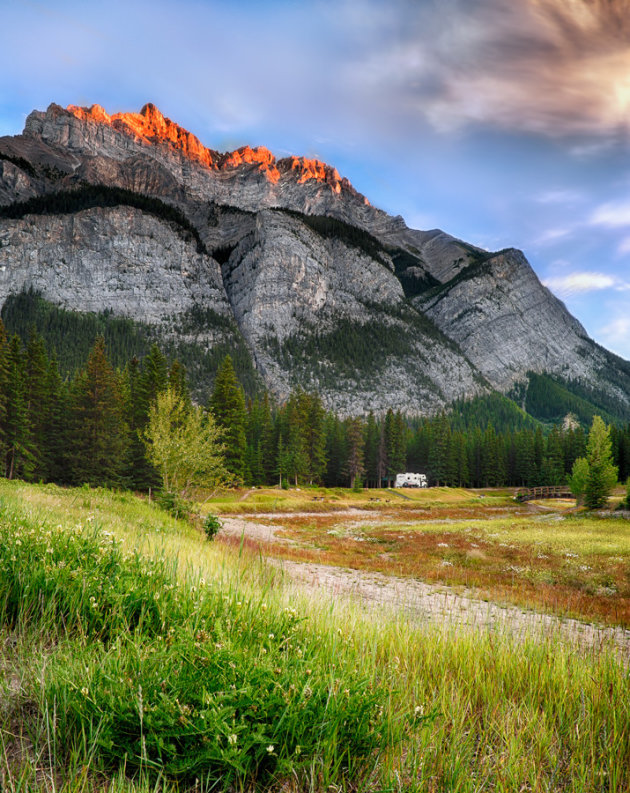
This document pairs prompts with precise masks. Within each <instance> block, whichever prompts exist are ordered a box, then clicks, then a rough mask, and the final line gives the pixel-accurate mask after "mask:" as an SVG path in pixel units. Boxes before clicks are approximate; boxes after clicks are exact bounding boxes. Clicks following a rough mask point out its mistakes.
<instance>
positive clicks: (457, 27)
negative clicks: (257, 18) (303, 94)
mask: <svg viewBox="0 0 630 793" xmlns="http://www.w3.org/2000/svg"><path fill="white" fill-rule="evenodd" d="M346 5H350V6H353V7H354V8H355V10H356V8H357V7H362V8H363V9H364V16H366V15H369V14H370V13H372V14H374V13H375V11H374V9H375V6H377V5H378V4H377V3H375V2H367V0H355V2H353V3H349V2H347V3H346ZM388 11H390V14H391V16H392V17H393V18H394V19H396V18H397V19H398V22H399V25H398V27H397V28H396V26H395V25H394V26H392V25H390V30H389V34H388V35H386V36H382V35H380V36H378V37H376V39H375V41H373V42H371V44H372V46H371V47H370V49H369V50H368V51H367V52H366V53H364V54H363V57H362V58H360V59H358V60H357V62H356V63H354V64H351V67H352V68H351V69H350V70H346V72H345V77H346V79H349V81H350V82H351V83H352V84H353V86H354V88H355V89H356V90H358V91H359V92H361V91H363V92H364V93H365V94H367V93H368V92H370V93H372V95H376V96H378V95H379V93H382V92H388V94H387V97H381V99H382V101H383V102H385V103H386V102H387V101H388V100H389V102H390V103H391V105H392V106H394V105H395V106H396V107H397V108H398V109H401V108H403V109H406V110H407V111H408V112H409V113H410V114H413V113H417V114H418V115H421V116H423V117H424V118H426V119H427V120H428V121H429V122H430V123H431V124H432V125H433V126H434V127H435V128H436V129H438V130H440V131H454V130H458V129H461V128H463V127H466V126H467V125H470V124H482V125H489V126H492V127H499V128H502V129H508V130H510V131H515V132H516V131H517V132H521V133H522V132H530V133H531V132H533V133H538V134H542V135H546V136H551V137H559V136H614V137H616V136H618V135H620V134H621V135H623V136H625V135H627V133H628V131H629V129H630V48H629V47H628V40H629V39H630V0H519V2H506V1H505V0H442V2H439V3H438V2H435V3H417V2H412V0H408V1H407V2H404V1H403V0H393V2H392V3H391V4H388ZM574 145H575V146H576V153H579V154H584V153H585V152H586V149H584V145H583V144H582V145H580V143H579V142H578V141H574Z"/></svg>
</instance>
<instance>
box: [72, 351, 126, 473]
mask: <svg viewBox="0 0 630 793" xmlns="http://www.w3.org/2000/svg"><path fill="white" fill-rule="evenodd" d="M72 413H73V418H74V421H73V428H74V440H75V443H74V449H73V474H74V481H75V482H87V483H89V484H92V485H100V484H106V485H109V486H111V485H117V484H119V483H120V481H121V474H122V472H123V469H124V464H125V451H126V448H125V447H126V435H127V433H126V427H125V424H124V417H123V404H122V399H121V389H120V383H119V381H118V378H117V376H116V374H115V373H114V370H113V369H112V367H111V365H110V363H109V361H108V360H107V355H106V352H105V339H104V338H103V336H99V337H97V339H96V342H95V343H94V347H93V348H92V351H91V352H90V356H89V358H88V361H87V364H86V366H85V369H83V370H81V371H80V372H79V373H78V374H77V376H76V377H75V380H74V382H73V387H72Z"/></svg>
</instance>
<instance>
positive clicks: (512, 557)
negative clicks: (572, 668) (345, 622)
mask: <svg viewBox="0 0 630 793" xmlns="http://www.w3.org/2000/svg"><path fill="white" fill-rule="evenodd" d="M398 492H399V493H400V492H402V491H398ZM273 497H274V492H273V491H271V492H268V491H265V492H262V493H258V492H257V491H254V492H251V491H250V492H243V493H240V494H239V493H235V494H231V496H230V498H231V500H230V501H229V502H227V503H224V502H223V501H216V502H214V503H210V504H209V505H207V506H208V507H209V508H210V509H212V510H216V511H217V512H218V511H219V510H220V511H221V512H222V514H224V515H226V516H227V515H241V516H244V517H246V518H251V519H255V520H256V522H257V523H267V524H268V525H273V526H277V527H278V532H277V534H278V535H279V536H280V537H285V538H288V539H291V540H293V543H291V544H283V543H273V544H271V543H267V544H266V545H265V553H266V554H268V555H273V556H276V557H278V558H285V559H294V560H299V561H312V562H318V563H324V564H332V565H341V566H344V567H349V568H351V569H356V570H366V571H371V572H381V573H387V574H395V575H398V576H408V577H412V578H416V579H419V580H422V581H427V582H431V583H442V584H446V585H448V586H451V587H458V588H466V589H472V590H473V591H474V594H475V596H476V597H480V598H482V599H490V600H493V601H497V602H505V603H513V604H516V605H520V606H525V607H528V608H530V607H533V608H537V609H541V610H544V611H548V612H551V613H554V614H559V615H564V616H571V617H577V618H581V619H587V620H593V621H599V622H601V623H603V624H608V625H620V626H622V627H626V628H630V524H629V523H628V521H626V520H623V519H620V518H619V517H614V513H611V514H610V517H601V516H585V515H584V514H579V513H578V514H575V513H574V510H573V509H572V508H573V507H574V502H567V501H551V500H550V501H547V502H536V503H533V504H530V505H523V504H518V503H516V502H514V500H513V498H512V495H511V492H510V491H467V490H462V489H456V488H453V489H450V488H431V489H429V490H424V491H423V490H416V491H414V490H410V491H407V492H403V493H402V497H401V495H396V493H395V492H394V491H364V493H362V494H357V493H350V492H347V491H345V492H342V491H324V490H320V491H316V493H315V495H312V494H310V493H307V492H304V491H298V492H295V491H290V492H289V493H286V494H285V493H284V492H283V491H275V497H276V498H277V499H283V500H282V503H281V509H278V510H276V512H275V513H273V514H272V513H270V512H268V510H267V504H268V501H267V500H268V499H270V498H273ZM314 498H316V499H317V500H315V501H314V500H313V499H314ZM228 506H229V510H228V509H226V507H228ZM328 507H330V509H329V508H328ZM348 510H357V511H358V512H357V514H352V515H349V513H348Z"/></svg>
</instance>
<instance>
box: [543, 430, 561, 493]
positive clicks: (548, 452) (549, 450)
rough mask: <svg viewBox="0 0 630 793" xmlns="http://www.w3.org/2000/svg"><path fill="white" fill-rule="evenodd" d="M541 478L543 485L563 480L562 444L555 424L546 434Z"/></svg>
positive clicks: (557, 483) (559, 483)
mask: <svg viewBox="0 0 630 793" xmlns="http://www.w3.org/2000/svg"><path fill="white" fill-rule="evenodd" d="M541 479H542V483H543V484H544V485H561V484H563V482H564V481H565V473H564V444H563V439H562V434H561V432H560V429H559V428H558V427H557V426H554V427H553V428H552V430H551V432H550V433H549V435H548V436H547V443H546V448H545V457H544V460H543V467H542V476H541Z"/></svg>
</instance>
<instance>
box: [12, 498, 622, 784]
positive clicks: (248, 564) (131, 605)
mask: <svg viewBox="0 0 630 793" xmlns="http://www.w3.org/2000/svg"><path fill="white" fill-rule="evenodd" d="M0 499H1V500H2V501H3V502H4V506H3V512H2V516H1V519H0V522H1V523H2V525H3V526H4V528H3V529H2V535H1V539H0V558H1V559H2V562H1V565H2V572H1V575H0V578H1V583H0V587H1V589H0V593H1V594H0V605H1V608H2V609H3V611H2V614H3V619H4V622H5V625H6V626H8V629H10V631H11V636H12V637H14V638H15V639H16V641H17V646H16V647H15V648H14V649H13V650H11V653H12V654H13V655H12V659H13V660H10V659H8V658H7V659H6V670H5V678H6V680H9V679H10V677H11V675H13V676H15V674H16V670H18V674H19V675H20V676H22V677H23V682H22V684H21V688H20V694H19V696H17V695H15V694H12V695H10V696H7V700H8V699H9V698H10V697H12V698H13V699H12V702H13V704H12V705H11V710H12V714H13V715H11V716H7V718H4V717H3V715H2V708H0V739H1V744H0V749H1V748H2V746H9V745H10V742H11V740H12V738H11V735H12V734H14V733H16V732H18V731H19V730H18V728H17V727H16V724H17V723H18V721H21V724H22V725H24V729H25V730H26V731H27V736H28V738H29V740H30V741H31V743H32V744H33V745H34V747H36V748H35V750H34V751H33V752H32V754H33V755H34V758H35V759H34V760H32V761H30V760H28V758H29V757H30V755H29V754H28V752H25V758H26V760H27V761H28V762H31V766H32V767H33V766H35V765H37V767H38V768H39V769H40V772H41V769H44V771H45V770H46V769H47V768H52V772H48V775H49V777H50V778H52V777H53V776H54V774H55V773H56V774H57V775H58V777H57V781H56V783H55V786H54V787H53V786H52V785H51V784H49V785H48V786H47V787H46V786H45V785H42V783H41V781H40V782H39V783H37V784H36V783H35V781H34V780H35V772H34V771H33V770H32V769H31V771H29V770H28V768H26V765H28V762H27V763H26V765H24V766H23V767H18V765H16V764H15V763H13V765H12V766H11V768H12V770H11V771H10V773H9V774H8V775H7V776H6V780H8V782H7V781H5V788H6V789H7V790H10V791H12V793H13V791H16V793H17V791H19V792H20V793H22V791H26V790H31V789H32V790H35V789H45V790H51V791H52V790H53V789H54V790H55V791H62V790H63V792H64V793H70V791H73V793H74V791H75V790H76V791H79V790H86V791H87V790H91V789H94V788H98V789H104V790H110V791H111V792H112V793H114V792H115V793H123V792H124V793H127V791H131V790H133V791H142V793H145V791H149V790H157V789H160V790H165V791H166V790H168V791H174V790H176V789H177V790H186V789H188V788H190V789H193V790H194V789H195V784H196V783H195V780H199V785H198V788H197V789H198V790H211V789H212V790H225V791H228V790H234V791H237V790H248V791H249V790H254V789H266V788H269V789H271V790H275V791H280V790H282V791H291V792H292V793H297V792H298V791H300V793H302V791H312V792H313V793H314V792H315V791H317V793H321V792H323V791H331V790H337V791H339V790H345V791H369V792H370V793H376V792H377V791H380V792H381V793H385V791H391V793H395V792H400V793H402V791H405V792H406V793H407V792H408V793H420V791H422V792H423V793H424V792H426V793H435V792H436V791H461V792H462V793H479V792H480V791H484V792H486V791H487V792H488V793H490V791H492V792H494V791H503V792H504V793H508V792H509V793H512V791H521V790H522V791H537V792H539V793H543V792H544V791H566V793H574V792H575V793H603V792H604V791H606V793H626V791H628V790H630V762H629V760H628V758H630V677H629V675H628V665H627V663H625V662H624V659H619V657H618V656H617V655H615V653H614V652H612V651H610V650H609V649H608V648H605V647H601V648H590V649H588V650H587V649H586V648H579V647H577V646H573V645H567V644H564V643H563V642H561V641H560V640H559V639H558V637H557V636H554V635H553V634H551V635H549V637H547V638H546V639H541V638H540V636H532V637H528V636H518V637H517V636H515V635H511V634H510V633H508V632H506V631H505V629H504V628H502V629H501V630H497V631H484V632H482V631H481V630H477V629H476V627H475V626H470V628H469V629H468V630H466V629H463V628H462V629H460V630H455V629H451V630H448V631H446V630H440V629H437V628H424V627H423V626H421V625H418V623H417V621H416V622H414V621H413V620H408V619H406V618H405V617H404V615H401V614H400V613H398V612H396V611H391V612H383V611H382V610H380V609H379V610H373V611H369V610H365V609H364V608H362V607H361V606H360V605H358V604H355V603H353V602H352V601H348V600H342V599H336V600H335V599H334V598H332V599H331V597H330V596H329V595H328V594H327V593H321V594H320V595H317V594H313V593H312V592H311V593H310V594H308V595H305V594H304V593H303V592H301V591H300V590H299V589H298V588H296V587H295V586H294V585H292V584H291V583H290V582H286V581H283V580H282V576H280V575H279V574H278V573H276V572H274V571H271V572H270V571H269V570H268V569H267V568H266V567H265V565H264V564H263V563H262V562H261V561H260V560H258V559H257V558H255V557H248V556H247V554H246V553H245V551H243V552H242V553H241V554H240V556H239V553H238V551H237V552H234V551H232V550H231V549H229V548H223V547H221V545H220V544H217V543H206V542H205V540H204V539H203V538H202V536H201V535H196V534H195V533H194V532H192V531H191V530H189V529H186V528H185V526H184V525H183V524H178V523H177V522H175V521H172V520H171V519H170V518H167V517H166V516H164V515H162V513H160V512H159V511H157V510H154V508H153V507H151V505H148V504H146V503H145V502H141V501H138V500H136V499H134V498H133V497H131V496H124V497H121V496H119V495H117V494H113V493H109V492H107V491H98V492H97V491H84V490H81V489H79V490H68V491H63V490H60V489H58V488H50V487H47V486H46V487H40V486H25V485H22V484H18V483H16V484H10V483H3V482H0ZM91 516H94V519H93V520H89V519H88V518H90V517H91ZM107 531H109V532H112V534H113V535H114V536H108V535H107V534H105V532H107ZM70 537H73V539H70ZM122 539H124V542H122V543H121V540H122ZM17 540H20V541H21V543H22V544H21V545H17ZM49 548H51V549H52V552H49V550H48V549H49ZM14 557H15V558H14ZM176 559H178V561H177V564H176ZM72 571H76V572H77V574H76V575H71V573H72ZM128 571H133V575H129V577H127V575H128ZM59 576H61V577H59ZM118 576H119V578H117V577H118ZM202 578H204V579H205V583H203V584H202V581H201V579H202ZM7 581H10V584H8V583H7ZM62 582H63V584H62ZM193 587H194V589H193ZM60 589H63V590H64V593H63V595H62V594H60ZM10 592H11V593H13V594H11V595H9V593H10ZM91 598H94V600H91ZM239 604H240V605H239ZM99 614H100V616H99ZM29 631H30V632H31V633H32V634H33V633H34V636H33V637H32V638H30V639H29V635H30V634H29ZM160 637H161V638H160ZM24 643H25V644H24ZM22 645H24V646H23V647H22ZM7 646H8V645H7ZM11 646H13V645H11ZM5 656H6V653H5ZM625 660H626V661H627V660H628V659H625ZM2 667H3V663H2V659H1V653H0V679H1V678H2V675H3V669H2ZM1 686H2V683H1V680H0V687H1ZM292 686H293V687H294V688H292ZM5 690H6V691H7V692H8V691H9V687H6V688H5ZM298 746H299V752H298V751H297V749H298ZM37 747H39V748H37ZM269 747H273V749H272V750H270V749H269ZM11 751H12V750H11V749H9V750H8V751H7V755H8V756H11ZM1 757H2V754H1V753H0V758H1ZM7 765H8V764H7ZM0 766H1V763H0ZM25 768H26V770H25ZM40 772H38V773H40ZM42 773H43V772H42Z"/></svg>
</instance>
